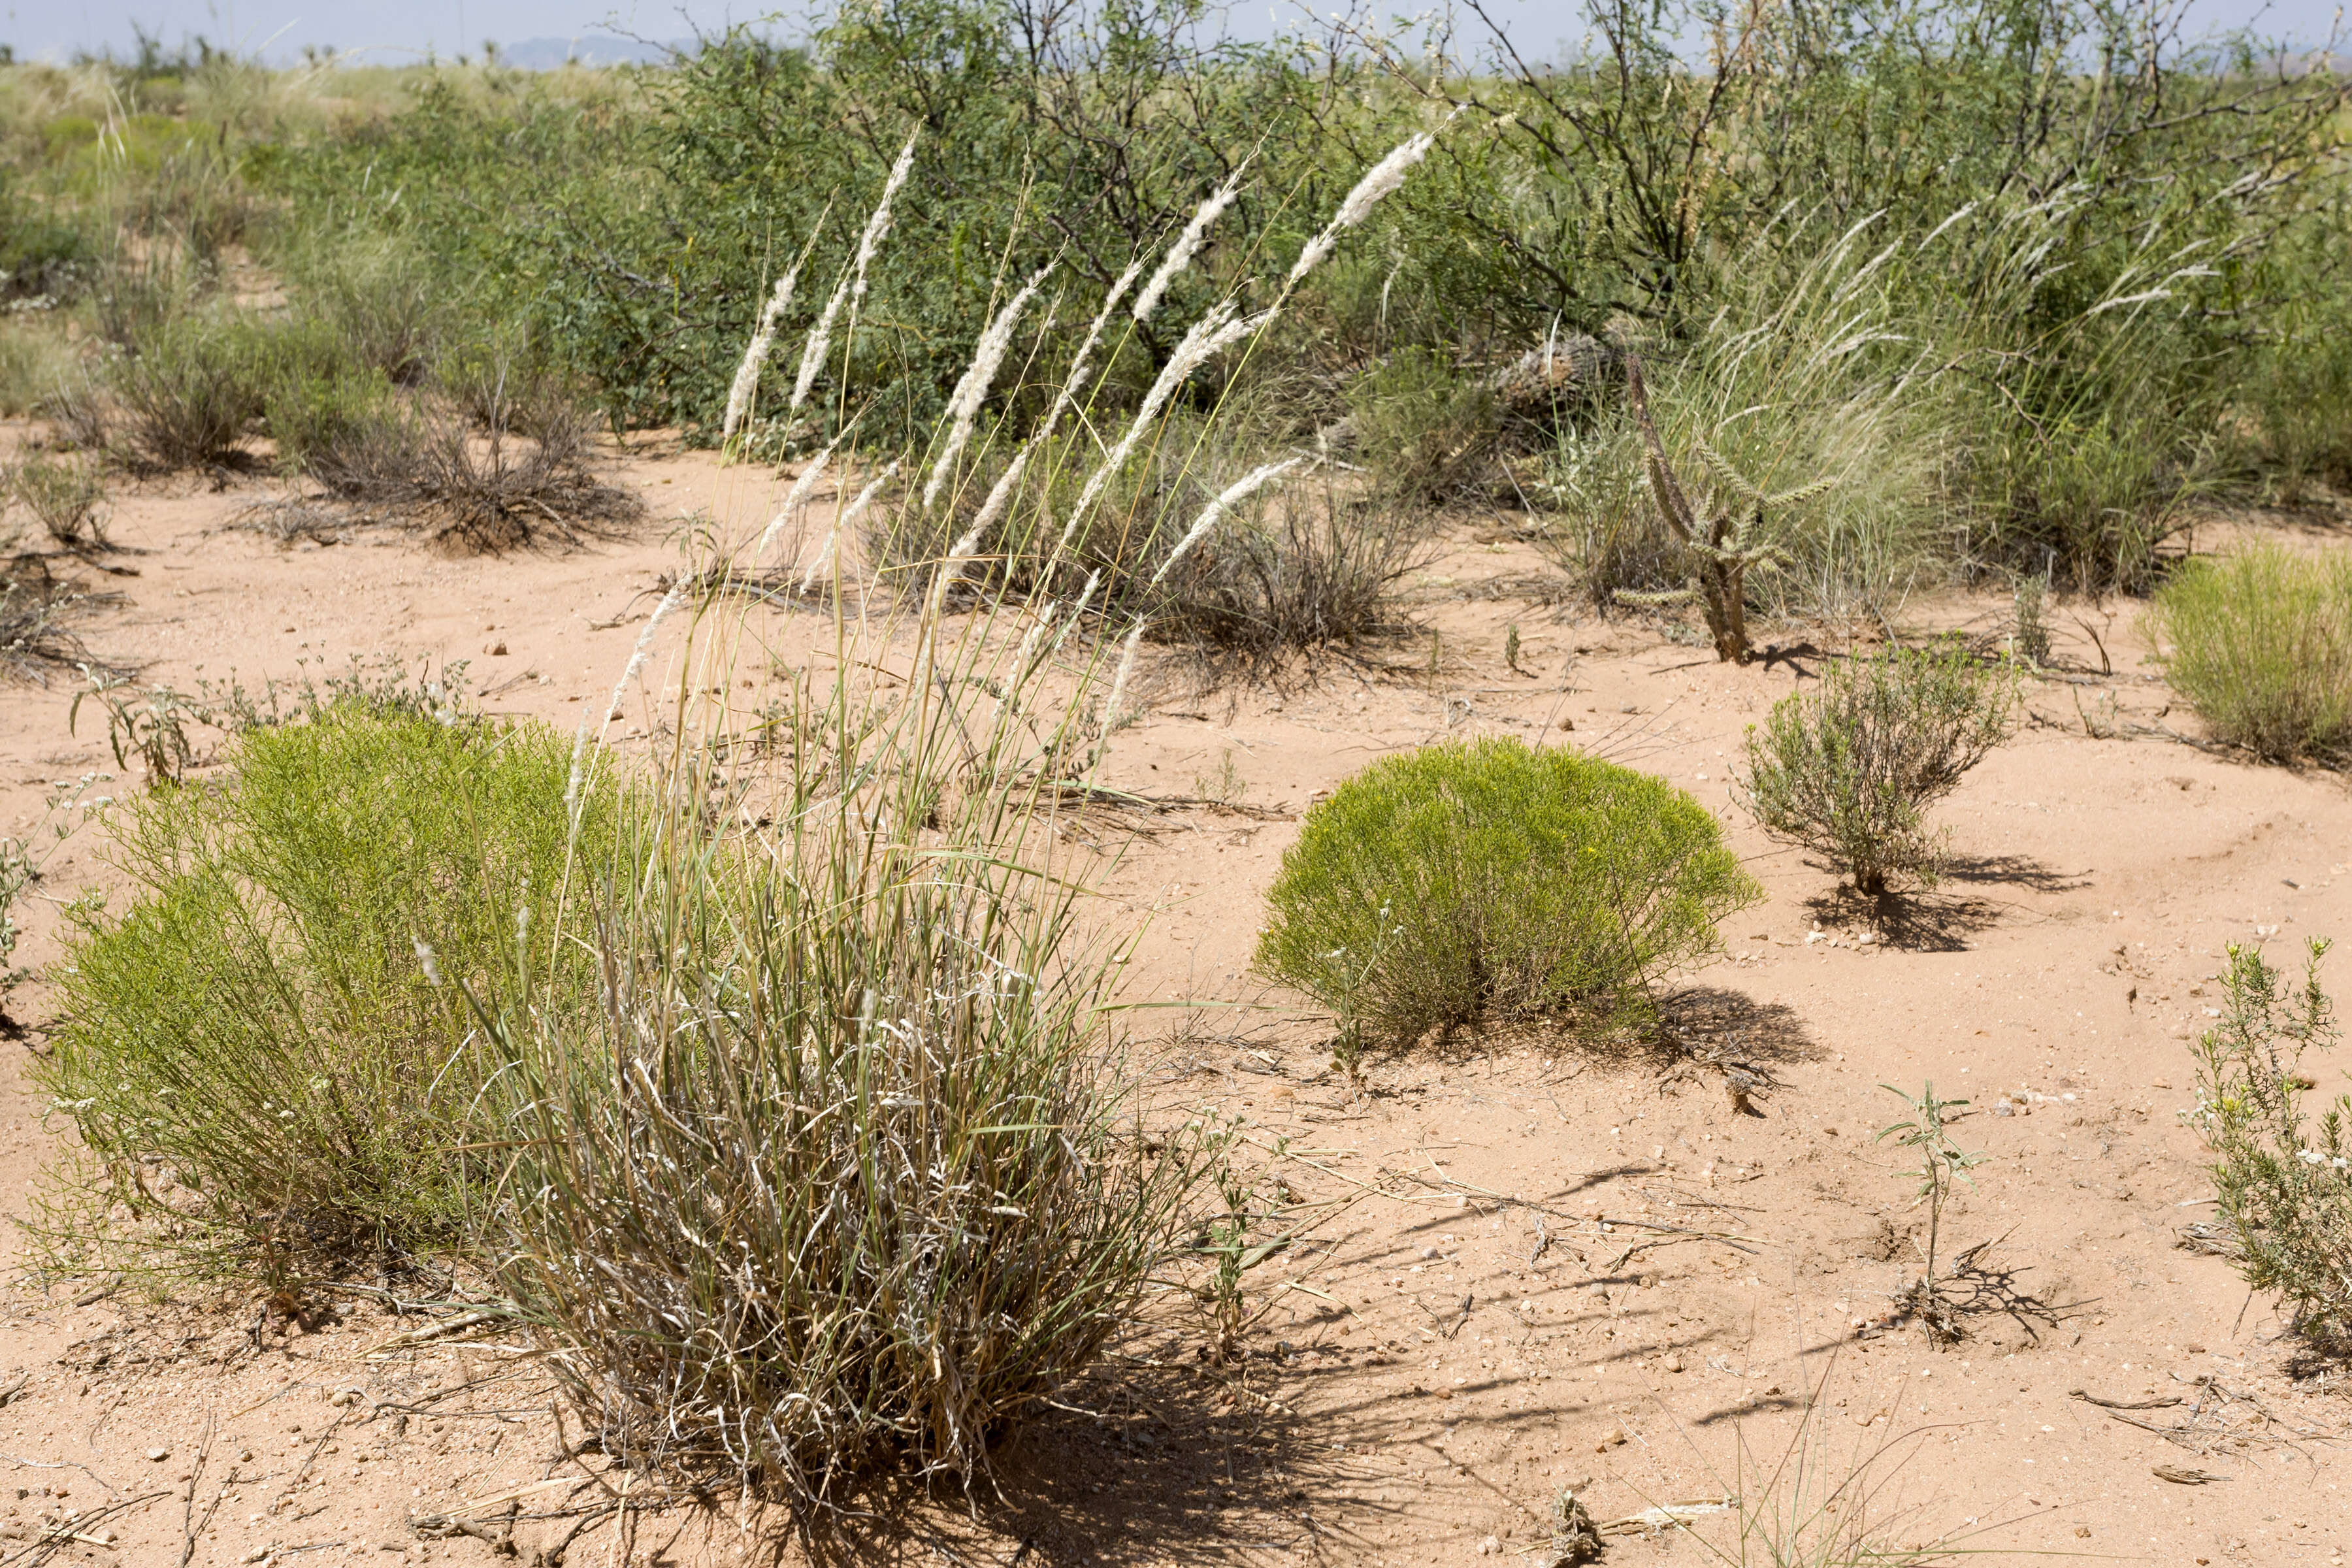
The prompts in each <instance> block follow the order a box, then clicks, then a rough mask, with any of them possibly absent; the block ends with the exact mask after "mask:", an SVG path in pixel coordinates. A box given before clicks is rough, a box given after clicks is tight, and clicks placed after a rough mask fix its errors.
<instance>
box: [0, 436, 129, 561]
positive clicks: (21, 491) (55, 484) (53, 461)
mask: <svg viewBox="0 0 2352 1568" xmlns="http://www.w3.org/2000/svg"><path fill="white" fill-rule="evenodd" d="M104 494H105V490H104V487H102V486H101V485H100V483H99V482H98V478H97V476H96V475H94V474H92V473H91V472H90V471H89V468H86V467H84V466H83V465H81V464H79V463H76V462H73V461H71V460H66V461H59V460H58V459H57V458H43V457H30V458H26V459H25V460H24V461H23V462H21V463H16V464H14V465H9V466H0V500H14V501H15V502H16V504H17V505H19V506H21V507H23V508H24V509H25V510H26V511H28V512H31V513H32V514H33V516H34V517H36V518H37V519H38V520H39V521H40V524H41V527H42V528H43V529H44V530H46V531H47V533H48V536H49V537H50V538H51V539H53V540H55V541H56V542H58V543H59V544H62V545H65V546H67V547H68V548H69V549H70V548H77V547H79V546H82V545H85V544H102V543H104V542H105V539H104V537H103V535H102V533H101V532H100V529H101V527H102V520H101V519H100V515H99V510H98V505H99V501H100V499H102V497H103V496H104Z"/></svg>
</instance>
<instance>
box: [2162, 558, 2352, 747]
mask: <svg viewBox="0 0 2352 1568" xmlns="http://www.w3.org/2000/svg"><path fill="white" fill-rule="evenodd" d="M2154 609H2155V624H2156V631H2157V634H2158V639H2159V642H2160V645H2161V646H2162V647H2163V650H2164V653H2165V678H2166V679H2168V680H2169V681H2170V682H2171V683H2172V689H2174V690H2175V691H2178V692H2179V693H2180V695H2181V696H2182V697H2184V698H2186V699H2187V700H2188V701H2189V706H2190V707H2192V708H2194V709H2196V710H2197V712H2198V715H2199V716H2200V718H2202V719H2203V720H2204V721H2205V723H2206V725H2207V727H2208V728H2209V729H2210V730H2211V731H2212V732H2213V735H2214V738H2215V739H2217V740H2221V741H2224V742H2228V743H2230V744H2231V745H2234V746H2243V747H2245V748H2246V749H2247V750H2248V751H2251V752H2253V753H2254V754H2255V755H2256V756H2259V757H2262V758H2263V759H2264V760H2265V761H2269V762H2274V763H2292V762H2299V761H2304V760H2315V761H2319V762H2323V763H2332V764H2337V765H2340V764H2341V763H2344V762H2345V760H2346V759H2347V754H2352V552H2344V551H2336V552H2332V553H2329V554H2326V555H2318V556H2303V555H2293V554H2289V553H2288V552H2286V551H2284V550H2282V549H2280V548H2279V547H2277V546H2276V545H2260V546H2257V547H2255V548H2253V549H2251V550H2246V551H2242V552H2239V553H2238V554H2235V555H2232V556H2231V557H2229V558H2227V559H2226V560H2221V561H2197V562H2192V563H2189V565H2188V566H2186V567H2184V568H2183V569H2182V570H2181V571H2180V572H2179V574H2176V575H2175V576H2174V577H2173V579H2172V580H2171V581H2170V582H2168V583H2167V584H2165V585H2164V586H2163V588H2161V589H2160V590H2158V594H2157V595H2156V602H2155V606H2154Z"/></svg>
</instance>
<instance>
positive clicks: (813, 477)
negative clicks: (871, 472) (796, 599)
mask: <svg viewBox="0 0 2352 1568" xmlns="http://www.w3.org/2000/svg"><path fill="white" fill-rule="evenodd" d="M832 458H833V447H830V446H828V447H825V449H824V451H822V452H819V453H818V454H817V455H816V456H815V457H814V458H810V459H809V466H808V467H807V468H803V469H802V470H801V477H800V478H799V479H795V480H793V488H792V489H789V490H786V491H785V492H784V504H783V505H782V506H780V507H778V508H777V509H776V515H775V516H774V517H773V518H772V519H771V520H770V521H769V523H768V526H767V527H766V528H765V529H763V530H762V531H761V534H760V540H759V542H758V543H756V544H754V545H752V546H751V560H752V562H753V563H754V564H756V563H758V562H759V559H760V557H761V556H762V555H765V554H766V553H767V552H768V544H769V542H770V541H772V540H773V539H774V538H775V537H776V535H777V533H778V532H779V531H782V528H783V526H784V524H785V523H787V522H790V521H792V520H793V514H794V513H796V512H798V511H799V510H800V509H801V507H802V505H803V503H804V502H805V501H807V500H808V498H809V492H810V491H812V490H814V489H816V482H817V480H818V479H820V478H821V477H823V475H824V466H825V464H826V463H827V462H829V461H831V460H832Z"/></svg>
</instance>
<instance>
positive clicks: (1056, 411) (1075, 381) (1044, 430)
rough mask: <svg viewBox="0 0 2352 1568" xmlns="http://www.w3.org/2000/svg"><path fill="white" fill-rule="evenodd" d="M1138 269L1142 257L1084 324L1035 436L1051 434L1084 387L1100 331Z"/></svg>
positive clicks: (1115, 308) (1111, 289)
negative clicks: (1084, 328) (1074, 352)
mask: <svg viewBox="0 0 2352 1568" xmlns="http://www.w3.org/2000/svg"><path fill="white" fill-rule="evenodd" d="M1142 270H1143V258H1141V257H1138V258H1135V259H1134V260H1133V261H1130V262H1129V263H1128V264H1127V270H1126V271H1124V272H1122V273H1120V274H1119V275H1118V280H1117V281H1116V282H1114V283H1112V284H1111V286H1110V292H1109V293H1108V294H1106V295H1104V296H1103V302H1102V309H1101V310H1099V311H1097V313H1096V315H1095V319H1094V321H1092V322H1091V323H1089V324H1088V325H1087V335H1086V336H1085V337H1084V338H1082V339H1080V340H1079V342H1078V352H1077V354H1076V357H1075V358H1073V359H1072V360H1071V361H1070V374H1068V375H1066V376H1065V377H1064V378H1063V379H1062V390H1061V391H1060V392H1059V393H1057V394H1056V395H1055V398H1054V406H1053V407H1051V408H1049V409H1047V410H1046V411H1045V421H1044V422H1043V423H1042V424H1040V425H1039V426H1037V434H1038V435H1040V436H1049V435H1051V434H1053V430H1054V426H1056V425H1058V424H1060V423H1061V421H1062V416H1063V415H1064V414H1066V413H1067V412H1068V411H1069V407H1070V405H1071V404H1073V403H1075V402H1076V401H1077V398H1078V392H1079V389H1080V388H1082V387H1083V386H1085V385H1086V381H1087V371H1088V370H1090V369H1091V368H1093V363H1094V353H1095V349H1096V347H1097V345H1098V344H1099V343H1100V342H1102V335H1103V329H1104V328H1105V327H1107V326H1108V325H1109V324H1110V318H1111V312H1112V311H1114V310H1118V302H1119V300H1123V299H1125V298H1126V297H1127V291H1128V289H1129V287H1130V286H1131V285H1133V283H1134V282H1135V279H1136V275H1137V274H1138V273H1139V272H1141V271H1142Z"/></svg>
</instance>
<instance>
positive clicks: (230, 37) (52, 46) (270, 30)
mask: <svg viewBox="0 0 2352 1568" xmlns="http://www.w3.org/2000/svg"><path fill="white" fill-rule="evenodd" d="M814 9H815V8H814V7H809V6H799V7H792V8H782V9H780V8H778V7H773V6H761V5H744V4H740V3H737V0H658V3H638V0H625V3H623V4H619V5H613V4H601V5H600V4H595V3H594V0H587V3H584V4H583V3H581V0H413V3H412V0H398V3H395V0H343V3H341V4H338V5H333V6H324V5H305V4H303V3H301V0H245V3H243V4H237V3H236V0H139V3H135V4H133V3H126V0H62V3H60V0H45V3H43V4H40V5H26V4H25V3H24V0H5V3H0V44H6V45H8V46H10V47H13V48H14V49H15V51H16V58H18V59H20V60H32V59H49V60H58V61H62V60H65V59H68V58H71V57H72V56H74V55H75V54H76V53H89V54H99V53H112V54H115V55H117V56H124V55H128V54H131V52H133V51H134V49H135V47H136V40H137V30H138V29H139V28H143V29H144V30H145V31H146V33H147V34H148V36H149V37H154V38H157V39H159V40H160V41H161V42H162V43H163V45H164V46H165V47H174V46H177V45H179V44H182V43H184V42H185V41H188V40H190V39H193V38H195V37H204V38H205V39H207V40H209V41H210V42H212V43H213V44H215V45H216V46H221V47H230V48H234V49H235V50H236V52H238V53H241V54H250V53H256V52H258V53H260V54H261V55H262V56H263V58H266V59H268V60H269V61H270V62H271V63H273V64H283V63H287V62H289V61H292V60H296V59H299V58H301V57H302V53H303V50H304V49H305V48H306V47H308V48H314V49H331V50H338V51H342V52H344V53H346V54H349V55H351V56H352V58H356V59H358V60H362V61H365V62H367V63H373V64H397V63H402V62H404V61H407V60H413V59H423V58H426V57H428V56H436V57H438V58H451V57H456V56H469V57H470V56H473V55H477V54H478V53H479V52H480V50H481V48H482V46H483V43H484V41H485V40H495V41H497V42H498V43H499V45H501V46H502V47H505V46H517V45H522V44H526V43H529V44H543V43H545V42H547V41H549V40H593V39H596V38H599V37H602V38H607V39H626V38H638V39H645V40H649V41H662V40H674V39H679V38H685V37H693V36H695V35H697V34H703V35H710V34H715V33H719V32H723V31H724V30H726V28H727V27H728V26H730V25H732V24H734V23H737V22H757V21H760V20H762V19H769V20H772V21H773V22H774V24H775V30H776V31H777V32H779V33H781V34H783V35H786V36H792V35H794V34H799V33H804V32H805V31H806V22H805V18H806V17H807V16H809V15H811V14H812V13H813V11H814ZM1488 9H1489V11H1490V12H1491V13H1492V14H1493V15H1494V16H1495V17H1496V20H1497V21H1498V22H1500V23H1502V24H1503V25H1504V26H1506V27H1507V29H1508V31H1509V33H1510V36H1511V38H1512V41H1513V43H1514V44H1515V45H1516V46H1517V47H1518V48H1519V49H1521V50H1522V51H1523V52H1528V53H1532V54H1537V55H1549V54H1553V53H1556V52H1557V51H1559V49H1560V48H1562V47H1565V46H1566V45H1568V44H1569V43H1570V42H1571V41H1573V40H1574V39H1575V38H1576V37H1579V36H1580V34H1581V32H1582V31H1583V29H1582V27H1581V26H1580V25H1579V17H1580V7H1572V6H1570V5H1564V4H1560V3H1559V0H1489V5H1488ZM2184 10H2185V26H2184V32H2185V33H2187V34H2188V35H2189V36H2198V35H2203V34H2210V33H2214V32H2218V31H2223V30H2226V29H2229V28H2232V27H2242V26H2251V27H2252V28H2253V29H2254V30H2255V31H2256V32H2258V33H2260V34H2262V35H2263V36H2264V37H2270V38H2274V39H2278V40H2281V41H2283V42H2285V43H2287V44H2289V45H2291V46H2294V47H2303V48H2309V47H2316V46H2317V45H2319V44H2320V43H2322V42H2324V41H2325V40H2326V37H2328V34H2329V32H2330V30H2331V28H2332V27H2333V26H2334V24H2335V17H2336V4H2335V0H2278V3H2277V4H2273V5H2251V6H2250V5H2245V4H2243V3H2238V4H2231V3H2230V0H2189V4H2188V5H2186V6H2185V7H2184ZM1324 14H1325V13H1324V12H1323V11H1322V10H1320V9H1315V8H1311V7H1309V6H1307V5H1299V4H1266V3H1264V0H1260V3H1258V4H1254V5H1228V6H1224V7H1220V8H1218V11H1217V12H1216V13H1213V15H1215V16H1219V17H1220V19H1221V24H1222V27H1223V31H1225V32H1226V33H1227V34H1229V35H1230V36H1234V37H1250V38H1265V37H1272V36H1273V35H1274V34H1275V33H1276V31H1278V30H1281V29H1283V28H1286V27H1290V26H1297V24H1299V23H1301V22H1303V21H1306V20H1308V19H1310V18H1315V17H1320V16H1323V15H1324ZM1375 14H1378V13H1375ZM1219 25H1220V23H1219V22H1213V23H1212V24H1211V26H1212V27H1213V28H1214V27H1216V26H1219ZM1475 31H1478V29H1465V36H1475ZM550 63H551V62H550Z"/></svg>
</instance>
